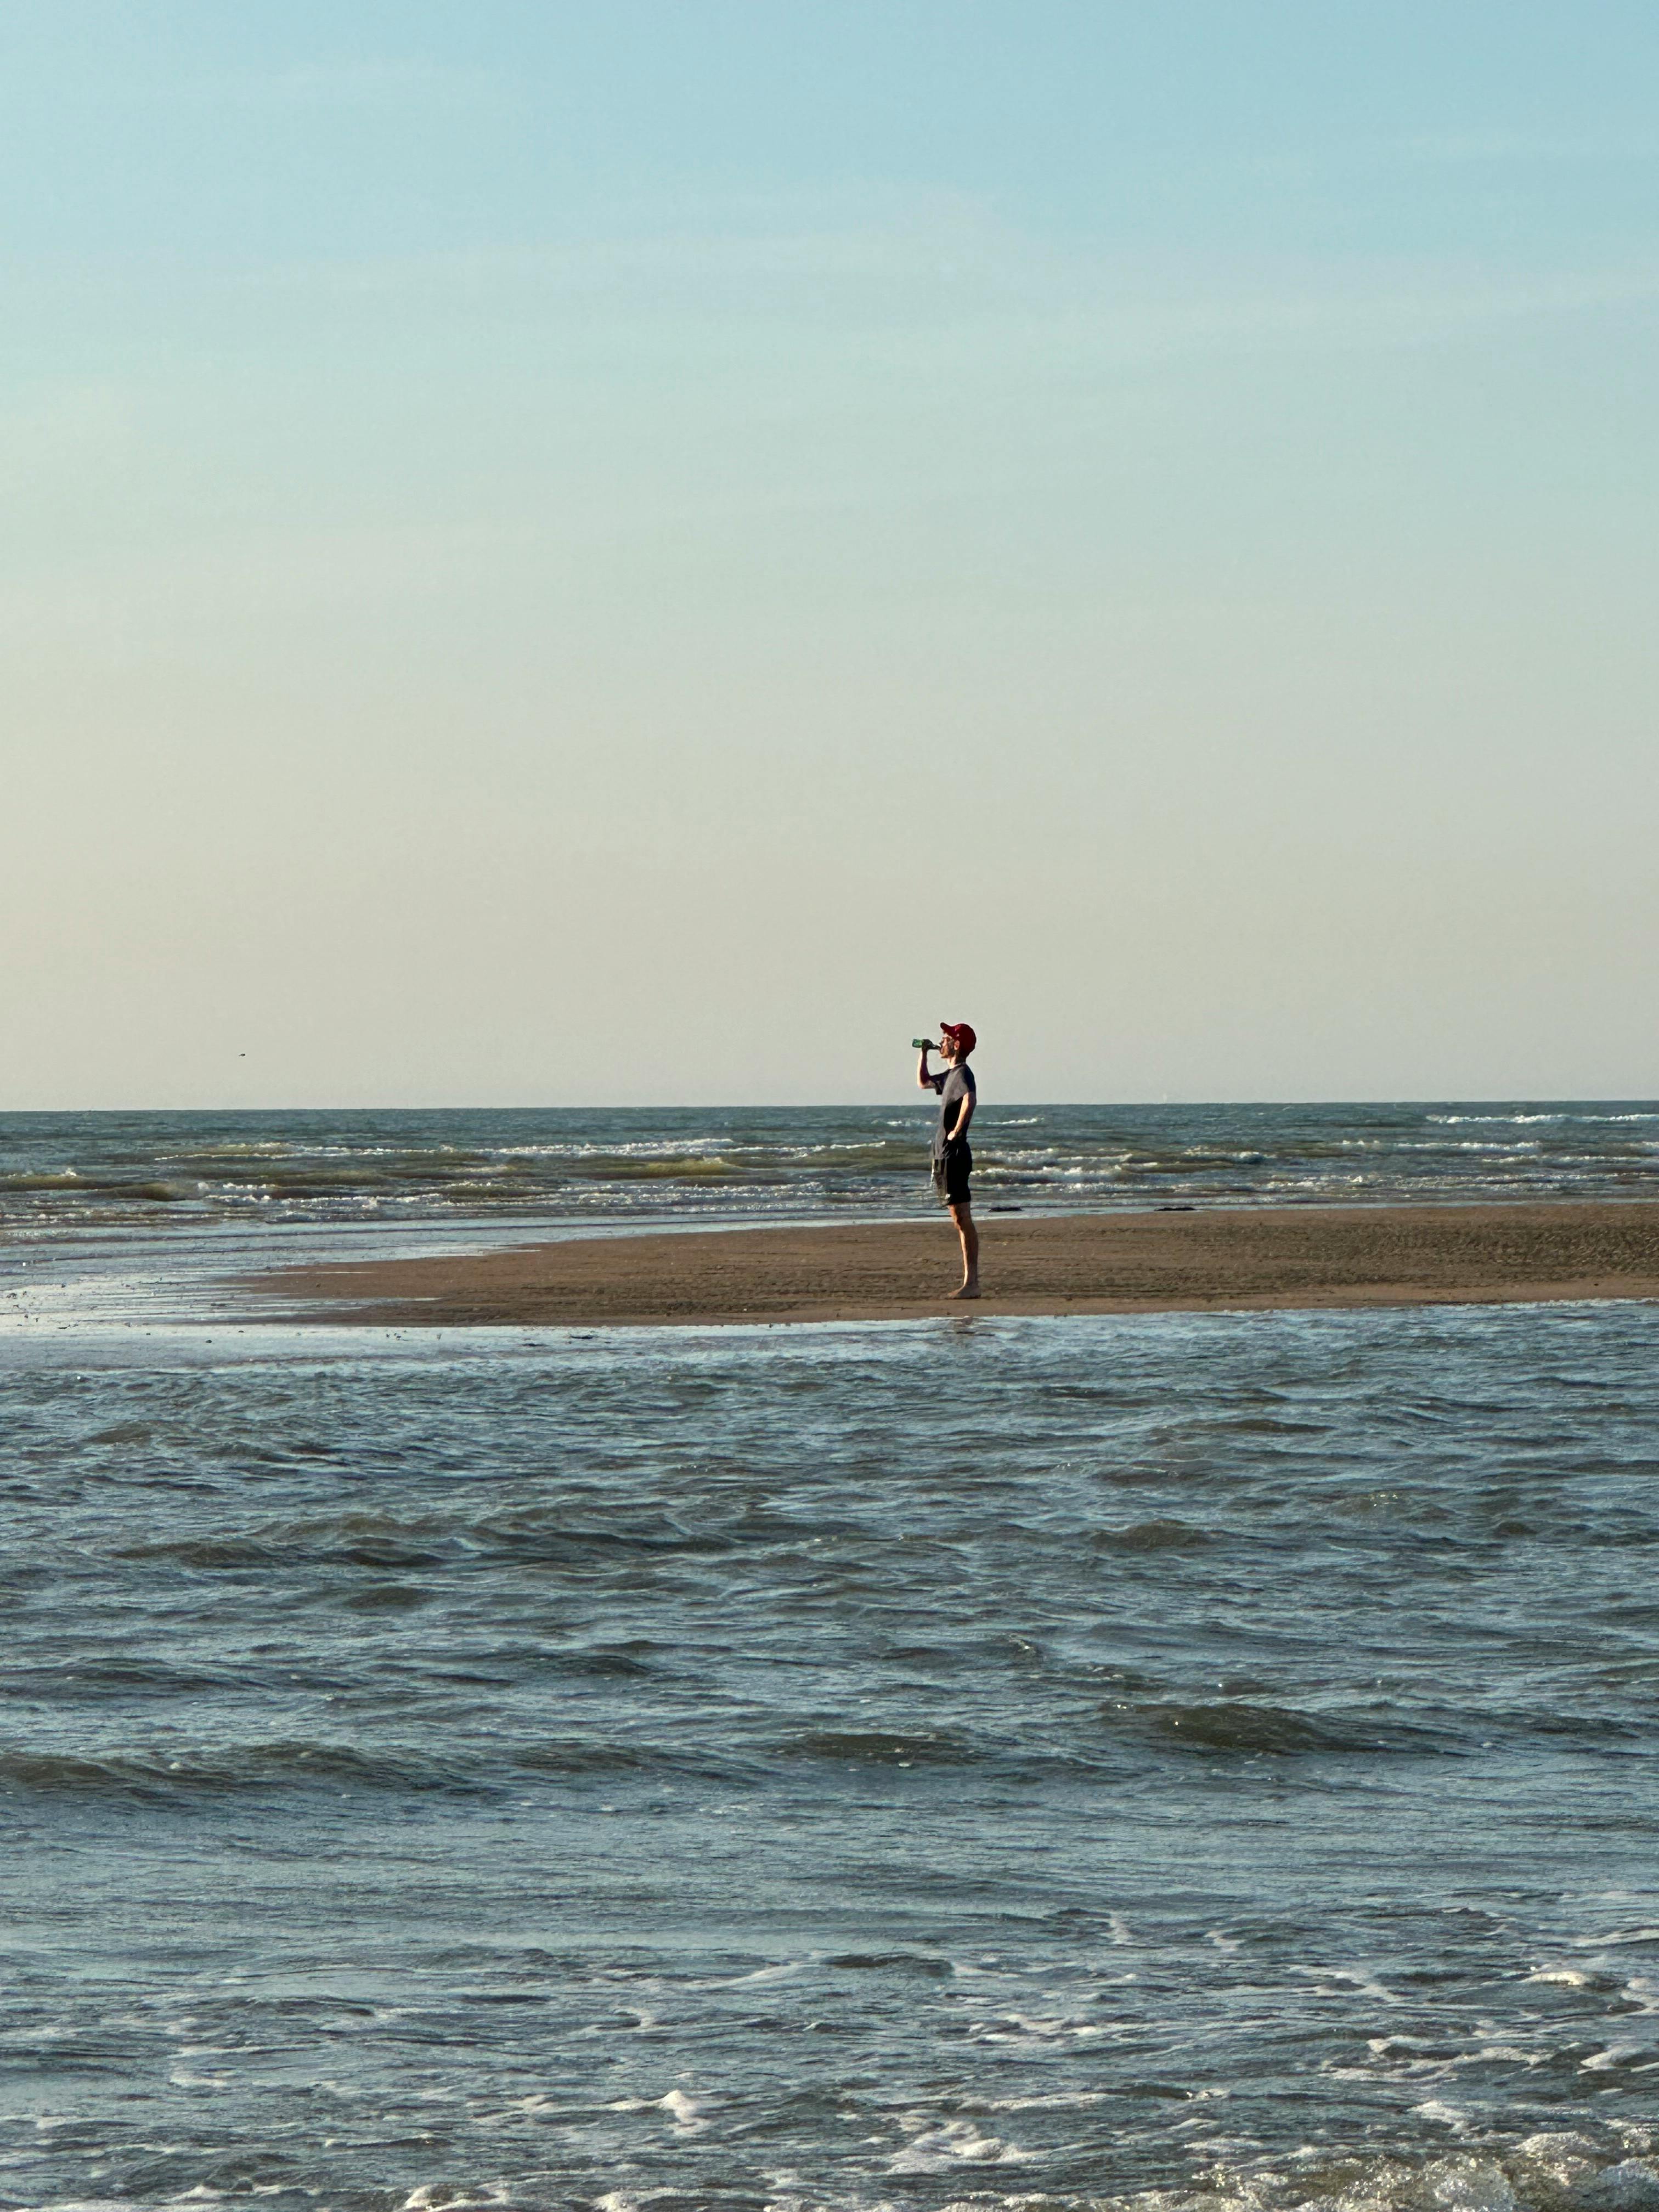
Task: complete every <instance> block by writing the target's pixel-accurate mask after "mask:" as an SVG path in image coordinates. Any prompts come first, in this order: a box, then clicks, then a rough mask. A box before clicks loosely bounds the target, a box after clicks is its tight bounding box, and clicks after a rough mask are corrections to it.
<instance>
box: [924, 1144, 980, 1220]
mask: <svg viewBox="0 0 1659 2212" xmlns="http://www.w3.org/2000/svg"><path fill="white" fill-rule="evenodd" d="M973 1171H974V1154H973V1148H972V1146H970V1145H969V1142H968V1139H966V1137H964V1138H963V1140H962V1142H961V1143H960V1144H959V1145H947V1146H945V1150H944V1152H943V1153H939V1152H935V1153H934V1155H933V1191H934V1194H935V1196H936V1197H937V1198H938V1200H939V1204H940V1205H941V1206H967V1205H969V1204H970V1203H971V1202H972V1201H971V1197H970V1194H969V1188H968V1178H969V1176H970V1175H971V1174H972V1173H973Z"/></svg>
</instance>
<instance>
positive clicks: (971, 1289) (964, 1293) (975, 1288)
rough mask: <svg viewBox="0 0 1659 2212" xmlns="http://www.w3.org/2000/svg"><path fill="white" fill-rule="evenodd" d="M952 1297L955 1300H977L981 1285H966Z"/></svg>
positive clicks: (952, 1293)
mask: <svg viewBox="0 0 1659 2212" xmlns="http://www.w3.org/2000/svg"><path fill="white" fill-rule="evenodd" d="M978 1296H979V1285H978V1284H977V1283H964V1284H963V1286H962V1288H961V1289H960V1290H959V1291H951V1297H953V1298H976V1297H978Z"/></svg>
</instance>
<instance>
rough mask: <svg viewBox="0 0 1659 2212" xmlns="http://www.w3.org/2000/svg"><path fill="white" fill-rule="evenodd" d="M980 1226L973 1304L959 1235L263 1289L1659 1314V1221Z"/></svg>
mask: <svg viewBox="0 0 1659 2212" xmlns="http://www.w3.org/2000/svg"><path fill="white" fill-rule="evenodd" d="M980 1227H981V1237H982V1238H983V1245H984V1249H983V1253H982V1256H981V1275H982V1278H983V1284H984V1295H983V1297H981V1300H980V1301H979V1303H978V1304H975V1305H966V1304H953V1303H952V1302H951V1298H950V1296H949V1293H950V1292H951V1290H952V1289H953V1288H954V1286H955V1285H956V1284H957V1281H959V1279H960V1267H959V1263H958V1262H957V1243H956V1238H955V1236H954V1234H953V1233H952V1231H951V1228H950V1225H949V1224H948V1223H947V1222H945V1220H944V1219H942V1218H941V1219H940V1220H939V1221H937V1222H928V1221H898V1222H892V1223H884V1224H879V1225H849V1226H848V1227H839V1226H838V1227H833V1228H823V1229H816V1228H815V1229H795V1228H778V1229H732V1230H702V1231H689V1232H686V1233H684V1234H671V1235H665V1236H661V1235H658V1236H646V1237H585V1238H582V1239H580V1241H573V1242H569V1243H552V1244H547V1243H541V1244H526V1245H519V1246H514V1247H513V1248H511V1249H507V1250H505V1251H495V1252H489V1253H480V1254H476V1255H461V1256H459V1257H457V1256H454V1255H441V1256H436V1257H434V1258H431V1259H421V1260H401V1261H344V1262H341V1263H337V1264H334V1265H330V1266H326V1267H294V1268H284V1269H282V1270H280V1271H278V1272H276V1273H271V1274H267V1275H263V1276H259V1277H256V1278H253V1279H252V1280H251V1281H250V1282H249V1283H248V1284H246V1285H245V1287H246V1288H250V1289H254V1290H257V1291H260V1292H262V1293H264V1295H266V1296H267V1297H275V1298H280V1299H282V1300H283V1301H284V1302H285V1303H286V1302H290V1301H291V1302H297V1304H298V1308H299V1310H300V1312H301V1316H302V1317H305V1318H309V1319H314V1320H317V1321H328V1322H335V1323H337V1322H362V1323H364V1324H373V1325H375V1326H386V1325H388V1324H392V1325H398V1326H421V1327H430V1328H439V1327H443V1328H456V1327H485V1328H518V1327H525V1326H532V1327H546V1326H549V1325H559V1326H564V1327H576V1328H584V1327H585V1328H610V1327H615V1326H618V1325H635V1326H652V1327H661V1326H664V1325H671V1324H675V1323H679V1324H685V1325H691V1326H704V1325H708V1324H711V1323H730V1322H750V1323H753V1322H801V1321H912V1320H917V1319H921V1318H923V1317H926V1316H932V1315H938V1314H940V1313H948V1312H952V1311H955V1312H958V1313H983V1314H1076V1313H1133V1312H1156V1311H1177V1312H1204V1311H1206V1310H1212V1309H1230V1310H1237V1309H1240V1308H1249V1307H1285V1308H1316V1307H1328V1306H1365V1305H1472V1304H1475V1305H1485V1304H1513V1303H1517V1302H1534V1303H1535V1302H1539V1301H1543V1300H1550V1299H1560V1298H1659V1205H1656V1204H1653V1203H1647V1204H1643V1203H1636V1204H1627V1203H1616V1204H1613V1203H1601V1202H1598V1203H1594V1204H1559V1205H1554V1204H1547V1205H1526V1206H1501V1205H1495V1206H1375V1207H1336V1206H1330V1207H1326V1206H1308V1207H1296V1208H1290V1207H1265V1206H1252V1207H1240V1208H1237V1209H1230V1210H1226V1211H1213V1212H1203V1211H1196V1212H1150V1213H1097V1214H1063V1215H1052V1214H1049V1215H1037V1214H1026V1215H1018V1216H1011V1215H997V1214H993V1215H990V1216H988V1217H982V1218H981V1224H980ZM290 1310H293V1308H292V1307H290Z"/></svg>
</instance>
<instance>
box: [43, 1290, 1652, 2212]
mask: <svg viewBox="0 0 1659 2212" xmlns="http://www.w3.org/2000/svg"><path fill="white" fill-rule="evenodd" d="M130 1318H131V1317H130ZM1656 1354H1659V1313H1656V1311H1655V1310H1653V1309H1651V1308H1649V1307H1645V1306H1639V1305H1618V1306H1604V1307H1595V1306H1581V1307H1555V1308H1537V1309H1532V1310H1525V1309H1513V1308H1511V1309H1504V1310H1486V1311H1482V1310H1450V1309H1442V1310H1433V1311H1425V1312H1421V1313H1413V1312H1409V1311H1401V1310H1393V1311H1387V1312H1375V1313H1368V1312H1346V1313H1333V1314H1325V1315H1318V1316H1295V1315H1260V1314H1258V1315H1251V1316H1179V1315H1175V1316H1153V1317H1147V1318H1144V1319H1137V1318H1123V1317H1101V1318H1097V1319H1089V1320H1071V1321H1052V1322H1013V1321H994V1322H987V1321H982V1320H980V1319H976V1318H974V1319H969V1318H964V1319H962V1320H959V1321H956V1322H940V1323H939V1324H936V1325H935V1324H927V1325H917V1326H896V1327H887V1328H797V1329H778V1330H772V1331H752V1332H751V1331H733V1332H730V1333H725V1334H720V1333H708V1334H697V1333H679V1334H677V1333H673V1332H666V1331H665V1332H652V1331H644V1332H617V1333H616V1334H603V1333H601V1334H583V1333H580V1332H571V1333H566V1332H544V1333H533V1332H530V1333H518V1332H511V1331H506V1332H503V1331H492V1332H488V1333H484V1334H479V1335H469V1334H465V1333H456V1334H436V1335H432V1336H428V1337H422V1338H420V1339H418V1340H414V1341H410V1340H407V1339H405V1340H401V1341H400V1340H398V1339H397V1338H395V1337H391V1336H383V1335H380V1334H362V1335H358V1336H349V1335H348V1334H345V1333H343V1332H333V1331H319V1330H317V1329H315V1328H313V1329H310V1330H307V1331H304V1332H298V1331H295V1332H288V1331H284V1330H283V1329H281V1328H269V1329H263V1330H255V1329H244V1330H236V1329H233V1328H227V1327H225V1326H224V1325H223V1324H222V1323H219V1324H214V1325H212V1326H210V1327H207V1328H202V1327H197V1328H193V1329H192V1328H177V1329H173V1328H155V1327H146V1326H140V1325H129V1326H125V1327H115V1326H113V1325H109V1326H101V1327H96V1328H94V1327H89V1326H76V1327H74V1328H70V1327H67V1326H65V1327H62V1328H53V1329H48V1330H32V1329H30V1328H27V1327H24V1326H21V1325H18V1326H14V1327H13V1328H11V1329H10V1330H9V1332H7V1333H3V1334H0V1501H3V1515H4V1527H5V1530H6V1541H5V1544H4V1547H3V1553H0V1587H3V1593H4V1599H5V1608H6V1610H5V1619H6V1633H5V1637H4V1640H3V1644H0V1673H3V1683H4V1691H5V1702H4V1706H3V1729H0V1810H3V1817H4V1820H5V1826H6V1834H7V1850H6V1851H5V1854H4V1857H3V1860H0V1903H3V1912H4V1917H3V1923H0V1929H3V1942H4V1947H5V1968H6V1971H5V1977H4V1981H3V1993H0V2053H3V2057H4V2061H5V2069H4V2073H3V2076H0V2078H3V2083H4V2087H3V2101H0V2203H9V2204H35V2203H52V2204H58V2205H65V2204H70V2203H73V2204H82V2205H85V2204H93V2203H112V2204H113V2203H119V2204H123V2205H125V2204H131V2203H179V2201H181V2200H185V2199H188V2200H189V2201H190V2202H191V2203H200V2202H203V2201H208V2200H211V2199H213V2198H216V2197H253V2196H258V2197H261V2198H262V2199H263V2201H264V2202H267V2203H272V2204H274V2205H276V2206H278V2207H282V2206H289V2205H292V2206H294V2207H296V2208H297V2207H301V2206H305V2207H309V2206H313V2205H317V2204H331V2205H341V2206H347V2207H363V2208H387V2212H390V2208H392V2207H398V2206H408V2207H410V2208H411V2212H414V2208H422V2207H443V2206H457V2207H459V2206H462V2205H483V2204H507V2205H523V2206H566V2205H598V2206H603V2207H605V2208H607V2212H629V2208H633V2207H641V2208H643V2207H646V2206H654V2207H667V2206H683V2207H705V2206H707V2207H711V2208H726V2207H730V2208H739V2207H741V2208H755V2212H759V2208H761V2207H763V2206H775V2207H777V2208H780V2212H782V2208H806V2207H829V2206H835V2207H843V2206H846V2207H862V2208H874V2207H878V2206H892V2207H902V2208H911V2207H921V2208H939V2207H943V2206H945V2205H951V2204H973V2205H975V2206H987V2207H1012V2206H1024V2207H1026V2208H1028V2212H1036V2208H1042V2207H1050V2206H1053V2207H1060V2206H1066V2207H1071V2206H1078V2205H1082V2204H1085V2203H1094V2202H1097V2201H1102V2200H1104V2201H1116V2202H1129V2201H1137V2202H1139V2203H1140V2204H1142V2205H1144V2206H1146V2207H1147V2208H1148V2212H1168V2208H1174V2207H1178V2206H1186V2205H1189V2204H1190V2205H1194V2206H1206V2207H1215V2208H1220V2207H1223V2206H1225V2207H1229V2208H1231V2207H1237V2208H1239V2212H1258V2208H1260V2209H1261V2212H1272V2208H1275V2207H1278V2206H1281V2205H1284V2206H1289V2205H1292V2204H1297V2203H1304V2202H1326V2201H1334V2202H1335V2203H1339V2204H1340V2205H1341V2206H1342V2207H1344V2208H1352V2212H1365V2208H1370V2207H1373V2206H1376V2207H1379V2208H1380V2207H1390V2208H1392V2207H1399V2208H1402V2212H1406V2208H1409V2209H1410V2212H1417V2208H1423V2212H1428V2209H1429V2208H1436V2207H1445V2208H1448V2212H1511V2209H1512V2208H1513V2207H1514V2206H1515V2205H1516V2203H1521V2204H1524V2205H1527V2206H1529V2207H1530V2206H1536V2207H1538V2208H1540V2212H1563V2208H1576V2207H1582V2208H1583V2212H1651V2208H1653V2207H1655V2206H1656V2205H1659V2179H1656V2171H1659V2169H1656V2166H1655V2163H1654V2153H1655V2148H1656V2142H1659V2136H1656V2131H1655V2121H1656V2115H1659V2097H1656V2092H1659V1831H1656V1814H1659V1791H1656V1787H1655V1781H1656V1776H1655V1763H1654V1758H1655V1735H1654V1723H1655V1717H1656V1696H1659V1599H1656V1596H1655V1593H1654V1589H1653V1584H1652V1568H1653V1565H1654V1563H1655V1561H1656V1559H1659V1549H1656V1545H1659V1492H1656V1487H1655V1485H1656V1480H1659V1442H1656V1439H1659V1359H1656Z"/></svg>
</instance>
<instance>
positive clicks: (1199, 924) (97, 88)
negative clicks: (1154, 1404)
mask: <svg viewBox="0 0 1659 2212" xmlns="http://www.w3.org/2000/svg"><path fill="white" fill-rule="evenodd" d="M1656 95H1659V12H1656V10H1655V9H1653V8H1652V7H1651V5H1650V4H1648V0H1640V4H1638V3H1637V0H1629V3H1628V4H1627V3H1626V0H1573V4H1565V3H1564V4H1553V3H1552V4H1547V5H1541V4H1535V0H1463V4H1448V0H1431V3H1425V0H1346V4H1344V5H1342V6H1340V7H1334V6H1331V5H1330V4H1328V0H1159V4H1158V5H1156V6H1152V5H1146V4H1142V3H1141V0H1133V4H1130V0H1121V4H1120V0H1088V4H1069V3H1068V0H1018V4H1000V0H996V4H992V0H986V3H985V4H975V0H955V4H949V5H946V4H937V3H936V0H789V3H788V4H786V3H785V0H753V4H725V0H586V4H581V5H577V4H561V0H466V4H465V5H462V4H459V0H383V4H369V0H326V4H312V0H238V4H237V5H235V6H234V7H231V6H226V5H223V4H222V0H202V4H193V5H192V4H175V0H140V4H137V5H134V4H131V0H111V3H110V4H101V5H91V4H86V0H0V193H3V204H4V209H5V224H4V235H3V246H0V313H3V331H4V343H3V348H0V378H3V383H0V495H3V511H4V514H5V518H6V528H5V530H4V533H3V539H0V653H3V662H4V665H3V700H4V708H3V712H4V720H5V733H4V740H3V789H4V792H5V803H4V805H3V806H0V916H3V923H4V929H5V936H6V942H7V945H8V948H9V957H8V958H7V959H6V961H5V963H4V964H3V970H0V974H3V981H0V1022H3V1030H4V1036H5V1039H6V1051H5V1054H4V1060H3V1079H0V1107H52V1106H76V1107H89V1106H100V1105H108V1106H119V1105H226V1104H228V1105H235V1104H260V1103H269V1104H289V1103H292V1104H311V1103H314V1104H337V1103H338V1104H347V1103H381V1104H399V1103H410V1104H418V1103H457V1104H465V1103H520V1104H534V1103H550V1104H561V1103H590V1102H592V1103H598V1102H611V1103H629V1102H635V1101H639V1102H652V1101H663V1102H674V1101H686V1102H695V1101H717V1100H718V1101H752V1102H759V1101H763V1100H787V1099H791V1098H799V1099H814V1100H817V1099H821V1100H825V1101H829V1100H835V1099H870V1098H876V1097H881V1096H883V1095H884V1094H886V1093H887V1092H888V1091H893V1092H895V1093H896V1094H899V1095H902V1092H903V1090H904V1087H905V1085H906V1084H907V1083H908V1079H909V1060H908V1054H907V1052H906V1049H905V1048H906V1046H907V1044H908V1039H909V1038H910V1036H912V1035H913V1034H915V1033H918V1032H919V1031H920V1030H921V1028H923V1027H924V1026H928V1025H931V1024H933V1023H934V1022H936V1021H937V1020H939V1018H942V1017H945V1018H958V1017H966V1018H969V1019H970V1020H972V1021H973V1022H974V1023H975V1026H976V1027H977V1028H978V1030H980V1032H981V1038H982V1040H983V1042H982V1046H981V1055H980V1066H981V1083H982V1084H983V1085H985V1087H986V1091H987V1096H991V1095H994V1096H996V1097H1004V1098H1015V1097H1018V1098H1023V1099H1034V1098H1045V1097H1047V1098H1062V1097H1069V1098H1100V1099H1129V1098H1158V1097H1164V1096H1169V1097H1175V1098H1198V1097H1203V1098H1225V1097H1237V1098H1242V1097H1252V1098H1271V1097H1437V1096H1438V1097H1452V1096H1461V1097H1496V1096H1511V1095H1523V1096H1534V1097H1541V1096H1548V1097H1554V1096H1632V1095H1650V1094H1653V1093H1655V1092H1659V1048H1656V1044H1655V1041H1654V1032H1655V1024H1654V1017H1653V1006H1654V999H1655V983H1656V945H1659V927H1656V925H1659V870H1656V865H1655V858H1654V832H1655V823H1656V806H1655V801H1656V797H1659V748H1656V745H1655V742H1654V734H1653V723H1654V719H1655V717H1654V706H1655V700H1656V681H1655V679H1656V674H1659V666H1656V663H1659V648H1656V621H1655V613H1654V608H1655V599H1656V581H1659V578H1656V553H1659V549H1656V513H1659V509H1656V500H1655V495H1656V489H1659V485H1656V476H1659V466H1656V464H1659V434H1656V407H1655V392H1656V387H1659V98H1656Z"/></svg>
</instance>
